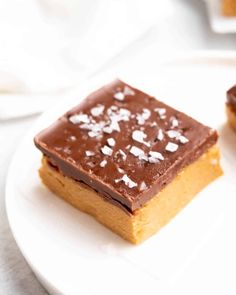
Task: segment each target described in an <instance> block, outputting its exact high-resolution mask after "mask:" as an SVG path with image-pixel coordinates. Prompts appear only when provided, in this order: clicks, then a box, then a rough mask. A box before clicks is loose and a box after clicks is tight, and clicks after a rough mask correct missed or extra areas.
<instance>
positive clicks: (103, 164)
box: [100, 160, 107, 168]
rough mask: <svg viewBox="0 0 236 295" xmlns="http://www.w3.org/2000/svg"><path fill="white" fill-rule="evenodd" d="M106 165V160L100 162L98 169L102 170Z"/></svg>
mask: <svg viewBox="0 0 236 295" xmlns="http://www.w3.org/2000/svg"><path fill="white" fill-rule="evenodd" d="M106 164H107V160H102V162H101V163H100V167H102V168H104V167H105V166H106Z"/></svg>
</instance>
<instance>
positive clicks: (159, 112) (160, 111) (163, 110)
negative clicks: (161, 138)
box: [154, 108, 166, 117]
mask: <svg viewBox="0 0 236 295" xmlns="http://www.w3.org/2000/svg"><path fill="white" fill-rule="evenodd" d="M154 111H155V112H157V113H158V115H159V116H160V117H161V116H164V115H165V114H166V109H165V108H155V109H154Z"/></svg>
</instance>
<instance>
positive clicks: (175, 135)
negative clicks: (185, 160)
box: [166, 130, 181, 138]
mask: <svg viewBox="0 0 236 295" xmlns="http://www.w3.org/2000/svg"><path fill="white" fill-rule="evenodd" d="M166 133H167V135H168V137H169V138H178V137H179V136H180V135H181V134H180V132H179V131H176V130H168V131H167V132H166Z"/></svg>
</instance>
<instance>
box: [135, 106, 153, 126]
mask: <svg viewBox="0 0 236 295" xmlns="http://www.w3.org/2000/svg"><path fill="white" fill-rule="evenodd" d="M150 116H151V112H150V111H149V109H143V112H142V113H141V114H137V115H136V120H137V122H138V124H139V125H143V124H145V121H146V120H147V119H149V118H150Z"/></svg>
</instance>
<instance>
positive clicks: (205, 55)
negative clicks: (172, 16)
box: [5, 50, 236, 294]
mask: <svg viewBox="0 0 236 295" xmlns="http://www.w3.org/2000/svg"><path fill="white" fill-rule="evenodd" d="M196 59H197V60H200V61H203V62H204V61H205V60H206V61H207V60H211V61H216V62H217V61H219V60H223V61H230V60H234V61H235V63H236V52H234V51H232V50H200V51H199V50H196V51H195V50H193V51H187V52H178V53H176V54H173V55H172V56H171V57H168V58H165V59H164V60H162V61H158V64H160V65H162V64H164V65H165V64H166V63H167V64H168V63H172V62H176V61H177V62H179V61H180V62H182V61H191V60H195V61H196ZM124 62H125V59H124V60H123V61H121V64H122V63H124ZM115 67H116V66H113V67H111V69H112V68H115ZM105 73H106V74H107V71H105ZM102 74H103V72H101V73H98V74H97V75H96V76H94V77H92V78H87V79H86V80H85V81H86V84H87V83H89V82H90V81H91V80H93V79H94V78H95V77H100V76H103V75H102ZM107 76H108V77H109V72H108V75H106V77H107ZM62 103H63V102H62ZM50 110H51V108H50V109H49V110H46V111H45V112H43V113H42V114H41V115H40V116H39V117H38V118H37V119H36V120H35V121H34V122H33V125H32V126H31V127H30V128H29V130H27V132H26V134H25V135H24V136H23V138H22V139H21V142H20V144H19V145H18V147H17V148H16V150H15V152H14V154H13V156H12V158H11V161H10V164H9V166H8V171H7V175H6V181H5V209H6V215H7V219H8V222H9V227H10V230H11V233H12V235H13V237H14V240H15V242H16V244H17V246H18V248H19V250H20V251H21V253H22V255H23V256H24V258H25V260H26V261H27V263H28V265H29V266H30V268H31V269H32V271H33V272H34V274H35V276H36V277H37V279H38V280H39V281H40V283H41V284H42V285H43V286H44V288H45V289H46V290H47V291H49V292H50V294H63V293H62V290H60V289H58V287H57V284H56V283H55V282H52V281H49V280H48V279H47V277H45V276H44V273H43V271H41V269H40V267H38V266H36V265H34V264H33V262H32V259H31V257H30V254H29V253H26V252H25V249H24V245H22V243H21V241H20V240H19V239H18V236H17V233H16V232H17V229H15V222H16V221H15V220H14V217H13V216H12V214H11V202H10V200H11V196H10V195H11V193H12V192H13V188H12V186H11V181H12V179H14V178H13V176H12V175H13V166H14V163H15V161H16V159H17V157H18V153H19V150H20V148H21V146H22V145H23V143H24V142H25V140H26V139H27V138H28V137H29V135H30V134H31V133H32V131H33V130H34V128H35V126H36V125H37V124H38V123H39V122H40V121H42V119H43V117H44V116H45V114H47V113H48V112H50Z"/></svg>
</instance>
